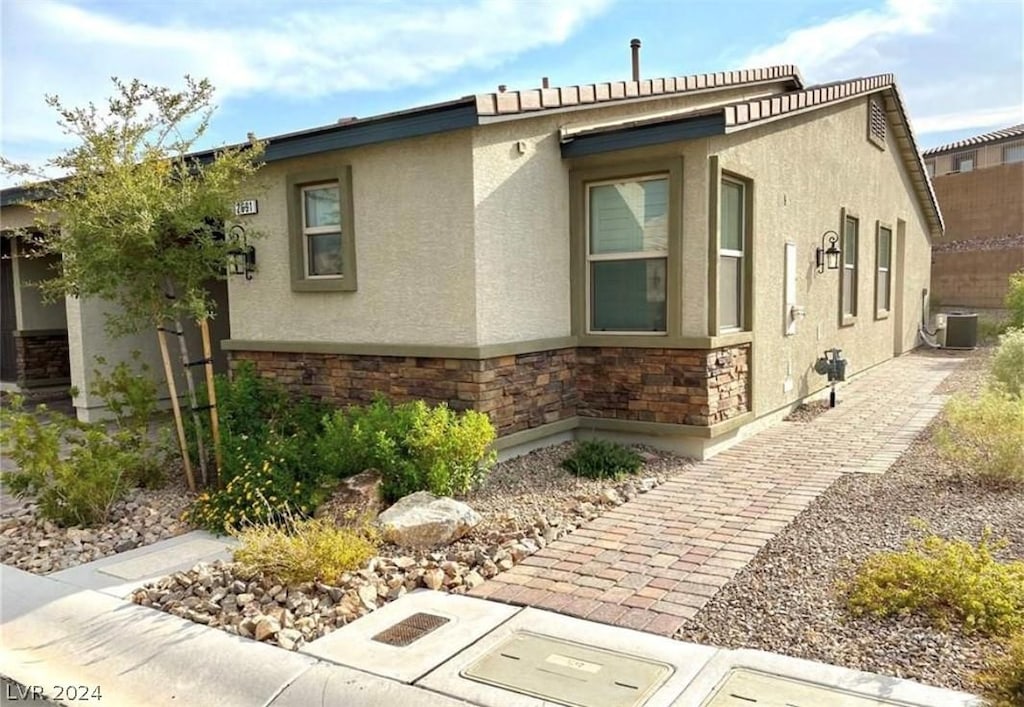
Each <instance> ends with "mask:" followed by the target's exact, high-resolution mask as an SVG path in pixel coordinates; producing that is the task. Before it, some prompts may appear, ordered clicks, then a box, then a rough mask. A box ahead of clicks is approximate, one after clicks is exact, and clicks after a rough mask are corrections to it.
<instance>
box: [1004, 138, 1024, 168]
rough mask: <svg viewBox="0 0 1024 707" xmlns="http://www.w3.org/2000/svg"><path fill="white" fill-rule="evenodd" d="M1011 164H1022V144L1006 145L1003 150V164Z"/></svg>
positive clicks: (1023, 154)
mask: <svg viewBox="0 0 1024 707" xmlns="http://www.w3.org/2000/svg"><path fill="white" fill-rule="evenodd" d="M1011 162H1024V142H1018V143H1016V144H1014V145H1006V146H1005V147H1004V148H1003V164H1010V163H1011Z"/></svg>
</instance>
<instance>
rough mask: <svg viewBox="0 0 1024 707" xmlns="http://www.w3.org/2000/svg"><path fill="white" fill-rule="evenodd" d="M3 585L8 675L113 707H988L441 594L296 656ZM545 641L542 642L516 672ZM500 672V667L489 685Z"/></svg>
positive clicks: (150, 612) (928, 690) (0, 608)
mask: <svg viewBox="0 0 1024 707" xmlns="http://www.w3.org/2000/svg"><path fill="white" fill-rule="evenodd" d="M0 580H2V583H0V666H2V668H0V671H2V673H3V674H4V675H5V676H6V677H8V678H11V679H12V680H14V681H16V682H17V683H19V684H20V685H21V686H25V687H26V688H27V689H29V690H33V689H39V690H41V691H42V692H43V693H44V694H46V695H47V696H50V697H55V696H57V695H58V694H59V693H60V692H61V690H64V691H65V692H66V693H67V694H70V691H69V688H73V689H74V690H77V691H85V692H88V693H89V694H90V695H91V696H92V697H91V699H96V698H97V697H98V698H99V699H98V700H97V701H100V703H101V704H103V705H106V706H107V707H113V706H119V705H124V706H126V707H145V706H147V705H153V706H164V705H167V706H168V707H170V706H180V705H218V706H221V705H223V706H226V707H234V706H237V707H257V706H260V707H262V706H266V705H273V706H275V707H309V706H310V705H316V704H323V705H327V704H337V705H344V706H345V707H394V706H395V705H408V706H409V707H419V706H420V705H422V706H424V707H427V706H429V707H459V706H462V707H465V706H466V705H486V706H487V707H543V706H544V705H551V704H556V703H557V704H567V703H569V702H571V703H572V704H578V705H586V706H588V707H614V706H619V705H621V706H622V707H640V705H643V706H644V707H669V706H670V705H672V706H676V707H697V706H698V705H705V704H707V700H708V699H709V698H710V696H711V695H712V694H719V693H722V692H723V691H726V690H727V688H728V689H729V692H730V694H732V686H733V685H734V684H736V685H737V687H738V688H743V689H746V690H747V693H746V694H750V692H749V691H750V690H751V689H753V690H755V691H760V690H765V689H768V690H770V691H771V692H772V693H778V692H780V691H785V690H789V691H792V690H794V689H796V690H799V691H800V692H799V694H800V695H802V696H803V697H802V698H801V699H804V700H806V699H810V700H811V702H805V701H801V702H800V704H805V703H807V704H826V703H827V704H838V702H835V701H834V699H847V700H848V699H850V697H851V696H853V697H860V698H861V700H865V699H870V700H872V701H867V702H862V701H850V702H843V704H851V705H853V704H857V705H860V704H864V705H874V706H875V707H880V706H882V705H903V706H905V707H935V706H936V705H943V706H944V707H980V705H979V703H978V702H977V701H976V700H975V699H974V698H973V697H972V696H970V695H966V694H963V693H957V692H952V691H949V690H942V689H939V688H934V687H929V686H925V685H921V684H918V683H914V682H911V681H908V680H899V679H897V678H891V677H886V676H881V675H872V674H869V673H861V672H858V671H853V670H848V669H845V668H838V667H835V666H827V665H823V664H820V663H812V662H810V661H803V660H798V659H795V658H788V657H785V656H778V655H772V654H768V653H762V652H759V651H729V650H724V649H716V648H712V647H707V646H698V645H695V644H689V643H683V642H681V641H675V640H672V639H668V638H665V637H660V636H655V635H652V634H649V633H641V632H638V631H631V630H628V629H623V628H619V627H614V626H606V625H601V624H595V623H592V622H586V621H582V620H579V619H574V618H570V617H567V616H563V615H559V614H553V613H550V612H545V611H539V610H536V609H518V608H516V609H511V608H510V607H508V606H506V605H503V604H498V603H493V602H488V601H486V600H482V599H474V598H470V597H460V596H455V595H447V594H443V593H439V592H430V591H420V592H414V593H412V594H409V595H406V596H405V597H403V598H402V599H399V600H397V601H395V602H392V603H391V604H388V605H387V606H385V607H383V608H381V609H378V610H377V611H376V612H373V613H372V614H370V615H368V616H366V617H364V618H362V619H359V620H358V621H355V622H353V623H351V624H348V625H347V626H345V627H343V628H341V629H339V630H338V631H336V632H335V633H333V634H330V635H328V636H327V637H325V638H323V639H319V640H318V641H314V642H312V643H310V644H308V646H307V647H306V649H304V652H300V653H294V652H290V651H286V650H284V649H281V648H277V647H275V646H271V645H268V644H263V643H258V642H256V641H253V640H249V639H245V638H241V637H239V636H235V635H231V634H228V633H225V632H223V631H220V630H217V629H212V628H209V627H206V626H202V625H199V624H195V623H192V622H190V621H187V620H185V619H182V618H179V617H177V616H173V615H170V614H166V613H163V612H160V611H157V610H154V609H149V608H146V607H142V606H138V605H135V604H131V603H129V602H127V601H124V600H121V599H118V598H116V597H112V596H110V595H108V594H104V593H102V592H97V591H94V590H90V589H83V588H80V587H76V586H74V585H72V584H69V583H67V582H62V581H59V580H56V579H52V578H50V577H43V576H38V575H32V574H28V573H26V572H22V571H20V570H17V569H14V568H11V567H6V566H3V567H0ZM467 605H471V606H467ZM424 612H426V613H429V614H433V615H440V616H443V617H444V618H445V619H446V620H447V623H446V624H445V625H444V626H442V627H441V628H438V629H437V630H436V631H434V632H433V633H430V634H427V635H425V636H423V637H421V638H419V639H414V640H413V642H412V643H411V644H401V645H398V644H387V643H384V642H380V641H378V640H377V639H378V638H379V634H378V631H379V629H380V628H381V627H384V626H388V625H392V624H391V622H393V621H397V620H402V619H403V618H408V617H412V616H423V613H424ZM481 621H482V622H483V623H481ZM394 628H396V627H395V626H393V625H392V629H394ZM536 638H540V639H541V640H542V645H540V646H539V647H537V648H535V649H533V650H527V651H526V652H525V653H522V656H523V661H524V662H523V663H522V664H520V663H518V662H512V663H510V661H509V660H508V659H509V658H510V657H515V656H514V655H512V654H511V653H510V651H514V650H515V647H516V646H525V645H527V644H526V643H523V642H524V641H527V642H528V641H530V640H535V639H536ZM417 640H418V641H420V643H416V641H417ZM371 653H373V655H372V656H371V655H370V654H371ZM368 656H370V658H372V659H369V658H368ZM581 657H582V659H581ZM515 660H516V661H519V660H520V659H519V658H515ZM496 661H497V662H503V663H505V666H504V668H503V669H499V670H497V671H494V670H491V672H490V673H488V674H484V673H485V670H484V668H485V667H486V666H487V664H488V663H491V664H493V663H495V662H496ZM531 662H532V665H531ZM409 667H413V669H411V670H409V669H408V668H409ZM498 667H499V668H502V667H503V666H498ZM620 676H631V677H629V678H628V679H627V678H625V677H620ZM637 678H640V679H639V680H638V679H637ZM644 680H646V681H644ZM752 681H753V682H752ZM609 693H614V694H611V695H610V694H609ZM755 694H757V695H758V696H760V695H761V694H762V693H761V692H755ZM610 697H611V698H610ZM819 697H820V698H824V699H825V700H826V702H821V701H820V700H819V699H818V698H819ZM883 698H884V699H883ZM79 699H80V698H79ZM567 700H568V701H569V702H567ZM29 701H31V700H29ZM58 701H62V700H60V698H58ZM66 701H67V702H69V703H71V704H78V702H79V700H66ZM36 704H40V703H39V702H36ZM729 704H732V703H729ZM779 704H782V702H779Z"/></svg>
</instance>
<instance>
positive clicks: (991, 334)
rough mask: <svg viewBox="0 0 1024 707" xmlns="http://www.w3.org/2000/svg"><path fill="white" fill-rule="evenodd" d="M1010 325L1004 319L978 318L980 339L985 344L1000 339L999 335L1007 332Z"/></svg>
mask: <svg viewBox="0 0 1024 707" xmlns="http://www.w3.org/2000/svg"><path fill="white" fill-rule="evenodd" d="M1009 328H1010V325H1009V324H1007V322H1006V321H1005V320H1003V319H988V318H984V319H983V318H981V317H979V318H978V341H980V342H981V343H983V344H986V345H987V344H993V343H996V342H998V341H999V337H1000V336H1002V335H1003V334H1005V333H1006V332H1007V330H1008V329H1009Z"/></svg>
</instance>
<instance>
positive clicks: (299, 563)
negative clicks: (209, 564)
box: [234, 519, 379, 584]
mask: <svg viewBox="0 0 1024 707" xmlns="http://www.w3.org/2000/svg"><path fill="white" fill-rule="evenodd" d="M236 537H237V538H238V540H239V541H240V542H241V545H240V546H239V548H238V549H237V550H235V553H234V556H235V561H236V562H238V563H240V564H242V565H243V566H244V567H246V568H248V569H250V570H255V571H258V572H260V573H263V574H266V575H268V576H270V577H273V578H275V579H276V580H278V581H280V582H283V583H284V584H299V583H301V582H312V581H315V580H320V581H322V582H326V583H328V584H334V583H336V582H337V581H338V577H339V576H340V575H341V574H342V573H343V572H349V571H352V570H357V569H359V568H361V567H362V566H363V565H364V564H366V562H367V561H369V559H370V558H371V557H373V556H374V555H375V554H376V552H377V548H378V546H379V540H378V536H377V533H376V530H375V529H374V528H373V526H372V525H370V524H369V523H368V522H365V521H364V522H361V523H358V524H356V525H354V526H352V527H344V526H343V527H339V526H336V525H334V524H333V523H331V522H329V521H326V520H321V519H311V520H298V521H289V522H288V523H285V524H284V525H280V526H274V525H256V526H251V527H247V528H245V529H243V530H241V531H240V532H238V533H237V534H236Z"/></svg>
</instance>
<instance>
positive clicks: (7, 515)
mask: <svg viewBox="0 0 1024 707" xmlns="http://www.w3.org/2000/svg"><path fill="white" fill-rule="evenodd" d="M191 501H192V497H191V495H190V494H189V493H188V491H186V490H185V488H184V486H183V485H182V484H180V483H171V484H169V485H168V486H166V487H165V488H162V489H141V488H140V489H133V490H132V491H130V492H129V494H128V496H127V497H126V498H124V499H122V500H121V501H118V502H117V503H116V504H114V506H113V509H112V511H111V520H110V522H109V523H107V524H105V525H103V526H101V527H97V528H77V527H72V528H62V527H60V526H58V525H56V524H55V523H52V522H50V521H48V520H43V519H41V518H39V516H38V515H37V514H36V509H35V504H34V503H32V502H30V501H26V500H23V499H17V498H12V497H10V496H9V495H7V494H6V493H5V494H4V495H3V503H2V504H0V563H3V564H5V565H11V566H14V567H17V568H18V569H22V570H25V571H27V572H34V573H36V574H49V573H50V572H56V571H58V570H62V569H67V568H68V567H74V566H75V565H80V564H84V563H86V562H92V561H93V560H98V559H100V558H101V557H106V556H108V555H113V554H116V553H118V552H125V551H126V550H131V549H133V548H136V547H140V546H142V545H150V544H152V543H155V542H158V541H160V540H166V539H167V538H172V537H174V536H176V535H181V534H182V533H185V532H187V531H188V530H190V529H191V528H190V526H189V525H188V524H187V523H185V522H184V521H183V520H182V519H181V516H182V513H183V512H184V511H185V509H186V508H188V505H189V504H190V503H191Z"/></svg>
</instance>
